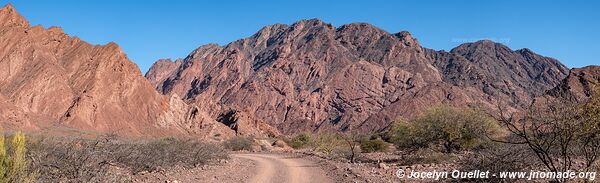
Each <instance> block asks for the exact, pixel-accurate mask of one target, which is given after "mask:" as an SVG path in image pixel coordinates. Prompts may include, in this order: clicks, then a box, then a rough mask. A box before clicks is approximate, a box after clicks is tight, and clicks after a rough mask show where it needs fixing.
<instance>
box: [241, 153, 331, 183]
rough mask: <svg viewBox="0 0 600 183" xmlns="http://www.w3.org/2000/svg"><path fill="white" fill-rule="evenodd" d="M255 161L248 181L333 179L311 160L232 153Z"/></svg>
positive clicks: (323, 181) (319, 181)
mask: <svg viewBox="0 0 600 183" xmlns="http://www.w3.org/2000/svg"><path fill="white" fill-rule="evenodd" d="M233 157H234V158H241V159H248V160H252V161H254V162H256V163H257V167H256V170H255V173H254V174H253V176H252V178H250V179H248V180H247V181H246V182H248V183H268V182H278V183H279V182H281V183H286V182H287V183H301V182H302V183H312V182H314V183H328V182H333V180H332V179H331V178H329V177H327V175H326V174H325V173H324V172H325V171H323V169H321V167H319V165H318V164H317V163H315V162H313V161H310V160H307V159H303V158H299V157H295V156H289V155H283V154H234V155H233Z"/></svg>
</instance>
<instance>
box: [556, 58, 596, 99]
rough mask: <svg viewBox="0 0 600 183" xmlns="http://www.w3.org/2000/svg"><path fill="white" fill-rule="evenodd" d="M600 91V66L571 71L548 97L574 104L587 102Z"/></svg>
mask: <svg viewBox="0 0 600 183" xmlns="http://www.w3.org/2000/svg"><path fill="white" fill-rule="evenodd" d="M599 91H600V66H587V67H583V68H574V69H571V71H570V72H569V75H568V76H567V77H566V78H565V79H564V80H562V82H561V83H560V84H559V85H557V86H556V87H554V88H553V89H551V90H549V91H548V92H547V95H548V96H551V97H560V98H563V99H567V100H570V101H573V102H577V103H580V102H585V101H586V100H587V99H589V98H590V97H591V96H592V95H594V94H596V93H595V92H599Z"/></svg>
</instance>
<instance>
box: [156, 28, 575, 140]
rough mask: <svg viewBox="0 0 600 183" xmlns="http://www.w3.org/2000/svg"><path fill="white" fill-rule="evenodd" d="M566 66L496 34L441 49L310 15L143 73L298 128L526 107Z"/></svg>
mask: <svg viewBox="0 0 600 183" xmlns="http://www.w3.org/2000/svg"><path fill="white" fill-rule="evenodd" d="M567 73H568V70H567V68H566V67H565V66H563V65H562V64H560V62H558V61H557V60H554V59H551V58H547V57H543V56H540V55H537V54H535V53H533V52H531V51H530V50H527V49H522V50H517V51H513V50H511V49H509V48H508V47H506V46H503V45H501V44H498V43H493V42H490V41H479V42H476V43H467V44H463V45H460V46H458V47H457V48H455V49H453V50H452V51H450V52H445V51H435V50H431V49H427V48H423V47H421V45H420V44H419V42H418V41H417V40H416V39H415V38H413V37H412V35H411V34H410V33H408V32H400V33H395V34H390V33H387V32H385V31H383V30H381V29H379V28H377V27H374V26H372V25H369V24H366V23H353V24H348V25H343V26H341V27H337V28H336V27H334V26H332V25H330V24H327V23H324V22H322V21H321V20H318V19H311V20H302V21H299V22H296V23H294V24H292V25H282V24H276V25H271V26H267V27H264V28H263V29H261V30H260V31H259V32H257V33H256V34H254V35H253V36H251V37H248V38H245V39H240V40H237V41H235V42H232V43H230V44H228V45H226V46H219V45H214V44H209V45H205V46H201V47H200V48H198V49H196V50H194V51H193V52H192V53H190V54H189V55H188V56H187V57H186V58H185V59H183V60H182V61H181V63H180V64H177V63H173V62H170V63H162V62H161V63H157V64H155V66H154V67H152V68H151V69H150V71H149V72H148V74H147V75H146V76H147V78H148V79H149V80H150V81H151V83H154V84H155V88H156V89H157V90H158V91H159V92H161V93H163V94H167V95H178V96H182V98H183V99H184V100H185V101H186V102H187V103H190V104H197V105H198V106H200V107H201V108H203V110H204V111H207V112H208V113H209V115H210V116H212V117H218V116H222V115H224V114H227V113H228V112H230V111H238V112H240V111H241V112H243V113H244V114H247V115H246V116H249V118H251V120H254V121H259V122H265V123H268V124H270V125H272V126H274V127H276V128H277V129H278V130H280V131H282V132H284V133H294V132H298V131H320V130H342V131H346V130H354V129H357V130H363V131H374V130H375V131H376V130H381V129H383V128H385V127H387V126H388V125H389V123H390V122H392V121H393V120H395V119H396V118H398V117H405V118H412V117H414V116H415V115H417V114H419V113H420V112H421V111H422V110H424V109H426V108H427V107H430V106H432V105H436V104H439V103H447V104H450V105H456V106H465V105H471V106H477V107H482V108H484V109H486V108H493V107H494V106H495V105H496V103H497V102H498V101H499V100H501V101H509V102H510V103H511V104H512V105H511V107H512V110H520V109H521V108H522V107H523V106H526V105H527V104H529V103H531V101H532V99H533V98H534V96H537V95H541V94H543V92H544V91H546V90H548V89H550V88H552V87H553V86H555V85H557V84H558V83H560V81H561V80H562V79H563V78H564V77H565V76H566V75H567Z"/></svg>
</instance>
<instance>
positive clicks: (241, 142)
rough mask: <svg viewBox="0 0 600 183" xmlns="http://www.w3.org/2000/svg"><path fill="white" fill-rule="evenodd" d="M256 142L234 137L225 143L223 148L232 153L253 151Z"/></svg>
mask: <svg viewBox="0 0 600 183" xmlns="http://www.w3.org/2000/svg"><path fill="white" fill-rule="evenodd" d="M253 143H254V141H253V140H252V138H250V137H238V136H236V137H233V138H230V139H229V140H226V141H225V142H223V147H225V148H226V149H229V150H232V151H241V150H247V151H250V150H252V144H253Z"/></svg>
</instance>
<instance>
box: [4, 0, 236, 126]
mask: <svg viewBox="0 0 600 183" xmlns="http://www.w3.org/2000/svg"><path fill="white" fill-rule="evenodd" d="M0 45H1V46H0V121H1V123H0V124H2V127H3V128H4V129H5V130H27V129H29V130H47V131H53V130H61V129H62V130H63V131H64V130H67V131H69V130H68V129H73V128H74V129H77V130H80V131H83V132H111V133H118V134H123V135H127V136H162V135H182V134H185V135H188V134H191V135H200V136H211V135H215V136H219V135H227V134H231V133H233V131H231V130H229V129H228V128H227V127H225V126H224V125H222V124H221V123H217V122H216V121H214V120H213V119H211V118H207V115H206V114H204V113H203V112H201V111H199V109H198V108H197V107H195V106H194V105H188V104H185V103H184V102H183V101H181V100H180V99H178V98H177V97H176V96H173V97H171V98H169V97H166V96H163V95H161V94H159V93H158V92H156V90H154V87H153V86H152V85H151V84H150V83H149V82H148V81H147V80H146V79H145V78H144V77H143V76H142V74H141V72H140V70H139V68H138V67H137V66H136V65H135V64H134V63H132V62H131V61H130V60H129V59H128V58H127V56H126V55H125V53H123V51H122V50H121V48H119V46H118V45H117V44H115V43H109V44H107V45H91V44H88V43H86V42H84V41H82V40H80V39H79V38H77V37H71V36H69V35H67V34H65V33H63V31H62V29H61V28H59V27H50V28H48V29H45V28H43V27H42V26H39V25H38V26H31V25H29V23H28V21H27V20H25V19H24V18H23V17H21V15H19V14H18V13H17V12H16V10H15V9H14V8H13V7H12V6H11V5H10V4H9V5H6V6H5V7H3V8H2V9H0ZM77 130H75V131H77Z"/></svg>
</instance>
